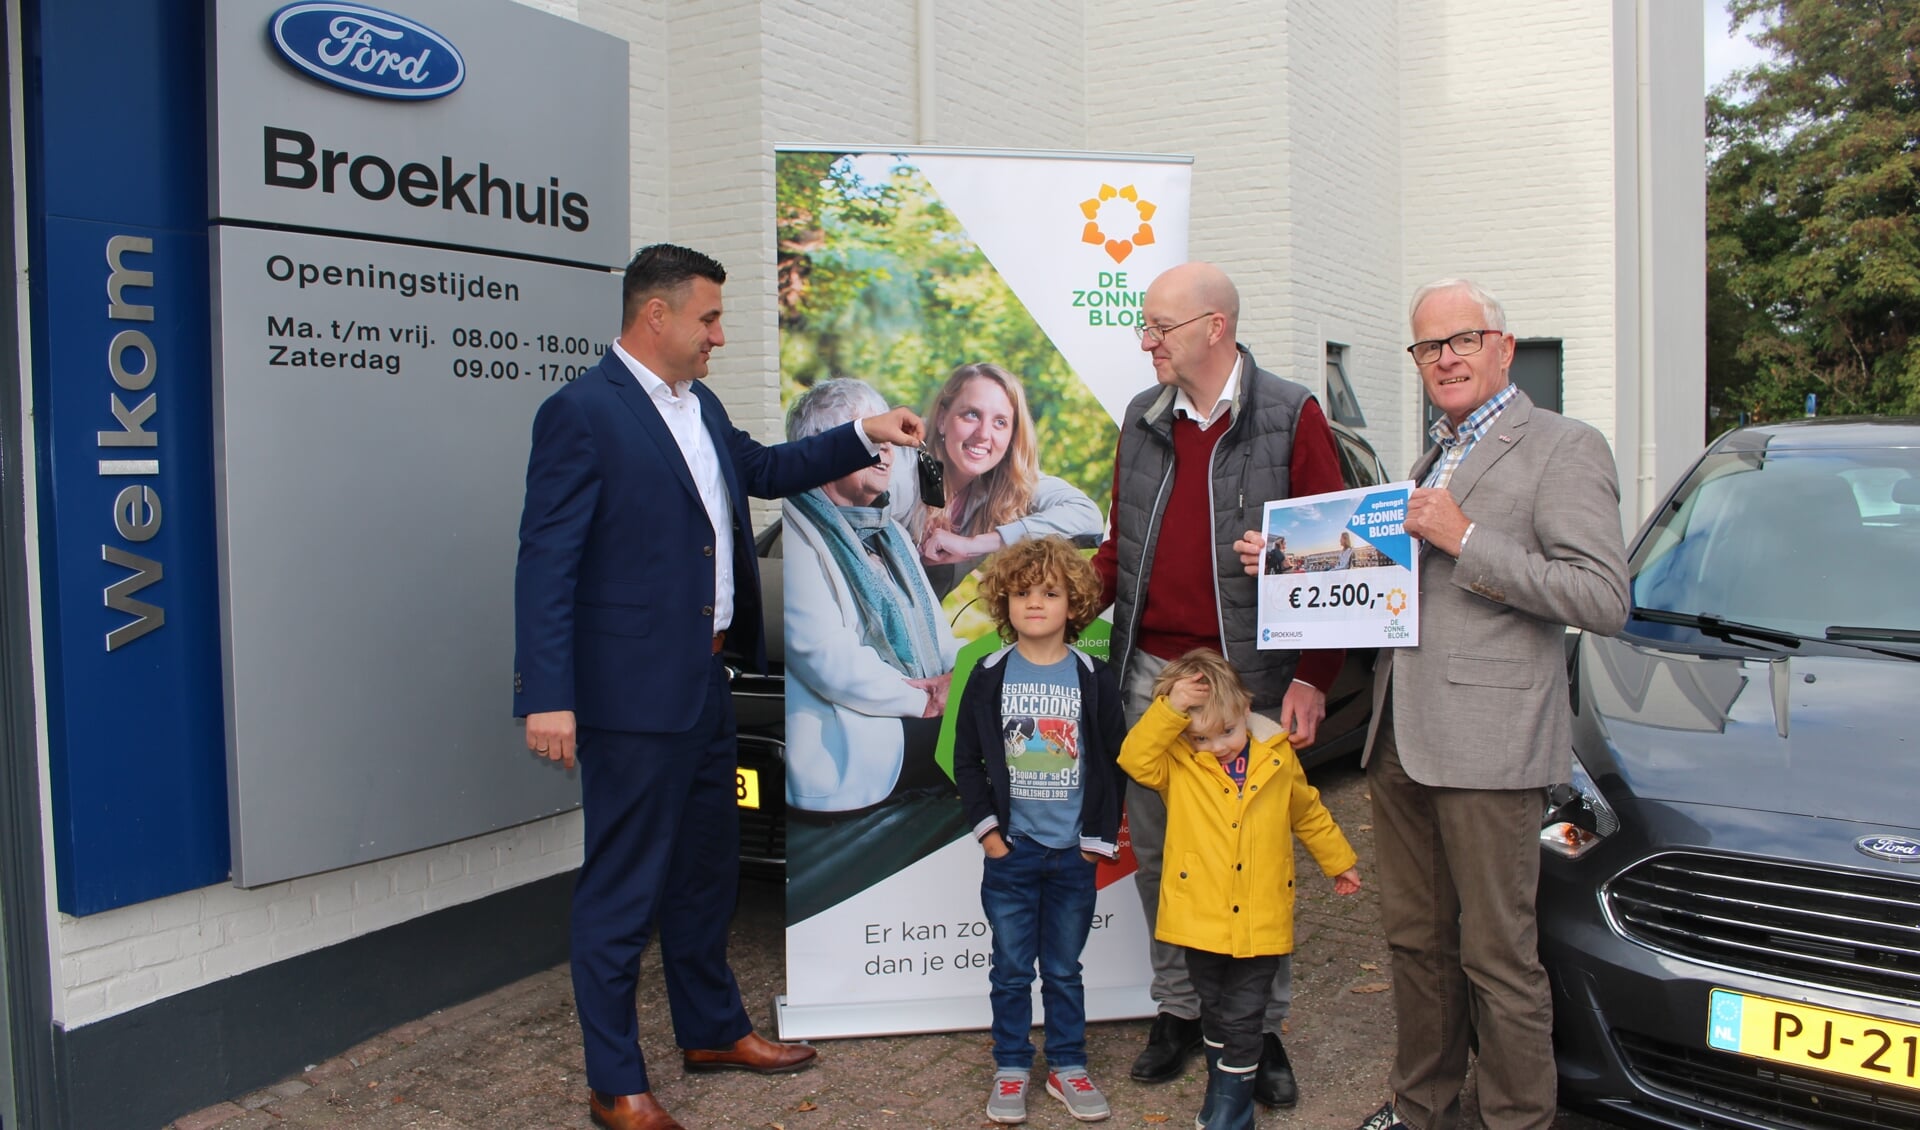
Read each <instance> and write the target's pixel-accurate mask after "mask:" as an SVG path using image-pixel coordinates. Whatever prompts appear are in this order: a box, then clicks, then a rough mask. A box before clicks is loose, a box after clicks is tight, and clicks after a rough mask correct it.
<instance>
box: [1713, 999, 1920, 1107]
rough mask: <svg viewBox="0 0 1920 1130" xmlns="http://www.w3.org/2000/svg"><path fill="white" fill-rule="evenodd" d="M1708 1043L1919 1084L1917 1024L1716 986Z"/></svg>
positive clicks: (1906, 1084)
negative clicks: (1838, 1010) (1837, 1010)
mask: <svg viewBox="0 0 1920 1130" xmlns="http://www.w3.org/2000/svg"><path fill="white" fill-rule="evenodd" d="M1707 1043H1708V1044H1710V1045H1711V1046H1713V1047H1716V1048H1720V1049H1722V1050H1723V1051H1730V1052H1738V1053H1739V1054H1741V1055H1746V1056H1753V1057H1755V1058H1757V1059H1765V1060H1770V1061H1772V1062H1774V1063H1784V1064H1789V1065H1791V1066H1794V1067H1803V1068H1811V1069H1813V1070H1815V1071H1828V1072H1833V1073H1835V1074H1839V1075H1846V1076H1850V1077H1852V1078H1855V1079H1866V1080H1870V1081H1872V1082H1875V1083H1886V1084H1891V1085H1893V1086H1896V1087H1908V1088H1912V1089H1914V1090H1920V1026H1916V1025H1912V1024H1900V1023H1896V1022H1894V1021H1891V1020H1881V1019H1879V1018H1878V1017H1873V1016H1861V1015H1859V1014H1858V1013H1852V1012H1834V1011H1832V1010H1831V1009H1825V1008H1815V1007H1814V1006H1812V1005H1810V1004H1801V1003H1799V1002H1797V1001H1781V1000H1774V999H1773V998H1772V997H1756V996H1749V995H1747V994H1746V993H1736V992H1733V991H1731V990H1728V989H1715V990H1713V992H1712V995H1711V1001H1710V1006H1709V1009H1708V1017H1707Z"/></svg>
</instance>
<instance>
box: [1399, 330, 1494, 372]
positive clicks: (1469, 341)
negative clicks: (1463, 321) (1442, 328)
mask: <svg viewBox="0 0 1920 1130" xmlns="http://www.w3.org/2000/svg"><path fill="white" fill-rule="evenodd" d="M1502 332H1503V331H1501V330H1461V331H1460V332H1459V333H1457V334H1454V335H1453V336H1452V337H1436V338H1433V339H1431V340H1429V341H1416V342H1414V343H1413V344H1412V345H1409V346H1407V352H1408V353H1411V354H1413V363H1414V364H1416V365H1431V364H1433V363H1434V362H1435V361H1438V360H1440V347H1441V346H1443V345H1444V346H1446V347H1448V348H1449V349H1452V350H1453V355H1454V356H1455V357H1471V356H1473V355H1474V354H1476V353H1478V352H1480V344H1481V343H1480V339H1481V338H1482V337H1483V336H1485V335H1486V334H1499V333H1502Z"/></svg>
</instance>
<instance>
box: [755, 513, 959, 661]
mask: <svg viewBox="0 0 1920 1130" xmlns="http://www.w3.org/2000/svg"><path fill="white" fill-rule="evenodd" d="M787 501H788V502H790V503H792V504H793V505H794V507H795V508H796V509H798V510H799V511H800V513H801V514H803V515H805V516H806V518H807V520H808V521H810V522H812V523H813V524H814V527H815V528H816V529H818V530H819V531H820V533H821V534H822V536H824V537H825V538H826V542H827V551H828V552H829V553H831V554H832V555H833V563H834V565H835V566H836V567H838V568H839V570H840V575H841V576H843V577H845V578H846V580H847V584H848V586H849V587H851V588H852V589H853V598H854V603H855V604H856V605H858V607H859V610H860V642H862V643H864V644H866V645H867V646H868V647H871V648H873V649H874V650H875V651H877V652H879V653H880V658H882V659H884V660H886V661H887V663H888V664H890V665H891V666H892V667H894V669H896V670H898V671H900V672H901V673H902V674H904V675H906V676H907V677H908V678H909V679H925V678H930V677H932V676H934V675H939V674H943V673H945V672H946V670H947V664H946V658H945V657H944V656H943V655H941V653H940V619H939V617H940V601H939V600H938V599H937V598H936V597H935V596H934V595H933V588H932V586H930V585H929V584H927V574H926V571H925V570H923V569H922V568H921V567H920V557H919V554H917V553H916V552H915V551H914V548H913V543H912V542H911V541H909V540H908V539H907V535H906V533H905V532H904V531H903V530H901V528H900V524H899V523H897V522H895V521H894V520H893V519H892V518H891V517H889V516H888V514H887V509H886V496H884V495H882V496H881V497H880V499H879V500H878V502H879V505H877V506H836V505H835V504H834V503H833V501H832V500H831V499H829V498H828V497H827V496H826V493H825V492H824V491H821V490H820V489H819V488H817V487H816V488H815V489H813V490H810V491H807V492H806V493H804V494H798V495H794V496H793V497H791V498H789V499H788V500H787ZM876 557H877V558H879V560H878V561H876V560H875V558H876Z"/></svg>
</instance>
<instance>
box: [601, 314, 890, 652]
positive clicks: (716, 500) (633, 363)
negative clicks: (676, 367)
mask: <svg viewBox="0 0 1920 1130" xmlns="http://www.w3.org/2000/svg"><path fill="white" fill-rule="evenodd" d="M613 354H614V356H616V357H618V358H620V360H621V362H622V363H623V364H625V365H626V367H627V371H628V372H630V373H632V374H633V377H634V379H635V380H637V381H639V382H640V387H641V388H643V389H645V390H646V393H647V399H648V400H649V401H651V402H652V403H653V406H654V408H656V409H658V410H659V412H660V419H661V420H663V421H665V422H666V425H667V430H668V431H670V432H672V433H673V442H674V443H675V444H677V445H678V446H679V448H680V456H681V458H683V459H685V460H686V462H687V471H688V472H689V473H691V474H692V475H693V485H694V486H696V487H698V488H699V490H700V504H701V505H702V506H704V507H705V508H706V511H707V521H708V522H710V523H712V524H713V631H714V634H715V635H718V634H720V633H721V632H724V631H726V630H727V628H728V627H729V626H730V625H731V624H732V623H733V501H732V499H730V498H729V497H728V496H727V481H726V479H725V477H723V476H722V475H721V473H720V451H719V449H718V448H716V447H715V446H714V443H713V435H712V433H710V432H708V431H707V426H706V424H705V423H704V422H702V421H701V419H700V398H699V397H697V396H695V395H693V389H692V388H691V387H689V386H691V385H692V384H693V382H692V381H681V382H680V383H679V384H673V385H669V384H668V383H667V382H666V381H664V380H661V379H660V377H659V375H658V374H656V373H655V372H654V371H653V370H652V369H649V368H647V367H646V366H645V365H643V364H641V363H640V362H639V361H638V360H636V359H635V358H634V356H633V354H631V353H628V352H627V351H626V350H625V349H623V348H621V346H620V343H619V342H618V341H616V342H614V343H613ZM853 434H854V435H856V436H859V437H860V442H861V443H862V444H863V445H865V447H866V449H867V454H869V455H878V454H880V445H879V444H877V443H875V442H873V440H872V439H870V438H868V436H867V426H866V421H864V420H856V421H854V427H853Z"/></svg>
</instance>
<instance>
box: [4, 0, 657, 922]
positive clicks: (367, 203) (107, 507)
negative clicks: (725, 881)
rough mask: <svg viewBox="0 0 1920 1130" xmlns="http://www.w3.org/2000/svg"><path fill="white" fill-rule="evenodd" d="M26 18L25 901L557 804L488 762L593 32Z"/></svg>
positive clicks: (591, 83) (606, 172)
mask: <svg viewBox="0 0 1920 1130" xmlns="http://www.w3.org/2000/svg"><path fill="white" fill-rule="evenodd" d="M22 30H23V36H24V37H25V39H26V40H27V42H26V43H25V44H24V47H25V50H24V51H23V58H24V60H25V65H24V69H23V75H22V88H23V92H24V99H23V101H24V111H25V121H26V128H25V129H24V131H23V136H24V138H25V145H26V162H25V169H26V184H27V190H26V199H27V238H28V241H29V243H30V254H31V257H32V261H33V262H34V263H35V266H36V269H35V271H34V272H33V275H32V277H31V278H30V279H29V284H28V285H29V291H28V297H29V302H30V306H31V316H32V325H33V331H32V338H31V341H32V351H33V353H32V368H33V375H32V387H33V398H34V407H35V411H34V415H33V423H34V436H35V442H34V446H35V451H36V456H37V459H38V465H39V477H38V498H37V503H38V505H37V514H38V534H39V559H40V567H41V571H40V575H41V582H42V583H41V592H42V598H41V607H42V616H43V623H44V627H45V631H44V641H45V643H44V647H45V666H46V671H47V705H48V724H47V738H48V745H49V778H50V784H51V790H52V794H53V828H52V831H51V838H52V841H53V847H54V860H55V871H56V879H57V886H58V892H59V905H60V909H61V910H63V911H65V912H67V913H70V914H89V913H93V912H96V911H100V910H106V909H109V908H112V907H116V906H124V905H127V904H130V903H135V902H140V901H144V900H147V899H152V898H156V897H159V896H162V895H166V894H171V893H174V892H178V891H183V890H189V889H192V888H196V887H201V886H205V885H207V884H209V883H216V882H220V881H222V880H224V879H226V878H227V877H228V876H229V874H230V873H231V874H233V875H234V876H235V877H236V878H239V879H240V880H241V881H242V882H255V881H262V877H264V876H269V875H274V876H275V877H286V876H287V875H292V874H304V873H309V872H312V871H318V870H322V869H325V868H328V867H336V866H340V865H343V864H346V863H351V862H355V861H358V860H363V859H370V858H377V857H381V856H386V855H392V854H395V853H398V852H401V851H406V850H410V849H412V848H417V847H422V846H426V845H427V844H428V843H435V842H445V841H446V840H450V839H455V838H461V837H464V836H467V835H472V834H476V833H478V832H482V831H486V830H488V829H490V828H495V827H500V826H504V825H506V824H511V823H517V822H520V821H523V820H526V819H531V818H533V817H536V816H540V815H544V814H548V813H551V812H555V811H559V810H561V809H564V808H566V807H569V806H571V805H572V804H575V803H577V802H578V789H577V786H576V785H575V784H574V783H573V782H571V781H569V780H567V779H566V778H565V777H563V776H561V775H560V774H557V773H547V774H539V773H538V772H537V770H538V769H539V768H540V767H538V766H534V765H532V764H529V763H530V762H531V759H529V758H515V757H514V750H515V748H516V747H517V745H518V742H517V740H516V736H515V734H514V733H513V731H512V723H511V720H510V717H509V715H510V706H509V703H510V696H511V673H512V672H511V664H512V659H511V652H512V647H511V626H510V619H511V601H510V575H511V569H512V559H513V554H514V537H513V529H514V524H515V521H516V519H517V514H518V494H519V490H518V484H517V479H518V475H519V468H520V467H521V466H524V450H525V446H526V442H527V435H528V433H529V427H530V422H531V418H532V414H533V410H534V407H535V406H536V404H537V403H538V401H539V400H540V399H541V397H542V396H544V395H545V394H546V393H547V392H550V391H552V390H553V389H554V388H556V387H558V382H564V381H565V380H566V379H568V378H569V377H570V376H572V375H574V374H575V373H577V372H578V371H580V370H581V369H583V368H584V367H585V366H586V365H587V364H590V363H591V360H592V359H593V357H594V356H595V355H596V354H597V352H598V351H599V350H600V349H601V348H602V347H603V343H604V342H605V341H606V340H608V339H610V338H611V336H612V335H613V332H614V330H615V328H616V326H617V322H618V317H619V285H618V278H617V276H615V275H613V274H610V273H609V268H611V267H613V266H615V265H617V264H618V263H619V262H620V261H621V260H622V259H623V258H624V257H625V253H626V242H627V237H628V226H627V225H628V206H627V183H626V181H627V173H626V169H627V159H626V138H627V113H626V106H627V46H626V44H625V43H624V42H623V41H621V40H619V39H616V38H614V37H612V36H608V35H606V34H604V33H601V32H597V31H594V30H592V29H590V28H586V27H583V26H581V25H579V24H577V23H573V22H571V21H569V20H565V19H561V18H559V17H556V16H552V15H549V14H547V13H544V12H540V11H538V10H535V9H532V8H529V7H526V6H524V5H521V4H516V3H513V2H511V0H392V3H390V4H388V5H383V6H382V7H379V8H375V7H371V6H367V5H359V4H349V3H330V4H329V3H294V4H286V3H284V2H279V3H276V2H274V0H265V2H254V0H222V2H221V3H219V4H208V5H199V4H190V5H184V6H182V5H156V4H152V3H151V2H150V0H96V2H95V3H91V4H87V5H76V4H66V3H53V2H50V0H42V2H33V3H29V4H28V5H27V6H26V9H25V17H24V18H23V20H22ZM210 57H211V58H210ZM510 295H511V296H512V297H511V298H509V296H510ZM376 335H377V340H376ZM337 547H346V548H345V549H341V548H337ZM349 557H350V558H351V559H352V560H351V565H350V567H349V566H348V565H343V564H342V559H343V558H349ZM382 563H386V564H384V565H383V564H382ZM423 563H424V564H423ZM267 568H271V569H273V570H275V572H273V573H271V574H268V573H265V572H262V570H263V569H267ZM410 570H411V571H410ZM394 656H400V657H404V661H403V662H395V661H394V660H393V659H392V658H391V657H394ZM396 671H397V673H396ZM356 673H357V674H356ZM409 699H411V700H412V704H413V706H414V707H415V708H416V710H415V714H414V720H413V723H412V726H411V728H410V729H407V730H406V731H405V732H404V733H403V734H402V735H401V736H400V737H399V738H397V739H396V740H395V741H394V742H391V743H384V744H386V745H388V746H389V747H390V748H387V749H384V750H382V751H381V753H380V756H379V757H378V758H377V759H376V758H375V756H374V752H373V743H369V742H367V741H366V740H365V735H366V734H367V733H369V732H378V730H379V728H381V725H382V722H381V720H382V718H383V712H398V711H400V710H401V709H403V707H402V704H403V703H405V702H406V701H407V700H409ZM422 707H424V709H420V708H422ZM296 741H297V748H295V749H294V750H293V751H292V752H291V753H290V751H289V743H294V742H296ZM229 759H231V763H229ZM289 760H296V761H298V762H299V763H300V765H299V768H298V770H297V771H294V772H291V773H288V772H283V770H282V768H280V767H282V766H284V765H285V764H286V763H287V762H288V761H289ZM427 776H433V778H434V783H433V785H432V786H431V787H429V786H428V785H427V784H426V783H425V778H426V777H427ZM456 776H457V777H458V779H459V783H458V785H457V786H449V785H448V781H449V780H451V779H453V778H454V777H456ZM425 795H430V796H431V798H432V799H431V803H421V798H422V797H423V796H425ZM288 796H297V797H300V798H302V804H310V805H311V806H312V809H313V811H312V812H311V813H309V814H306V815H303V816H301V817H300V818H298V819H284V820H282V821H281V824H282V827H281V828H279V829H275V828H273V827H270V826H269V824H270V823H271V821H272V820H273V819H274V818H275V817H276V816H278V815H279V814H278V813H277V812H276V809H275V805H276V804H280V803H281V802H283V801H284V799H285V798H286V797H288ZM409 802H411V803H412V805H413V811H412V812H411V813H407V812H405V811H403V810H404V808H405V807H406V805H407V804H408V803H409ZM303 811H304V810H303ZM422 814H425V815H422ZM255 815H259V816H264V817H266V818H267V820H266V821H265V822H263V821H261V820H256V819H253V817H254V816H255ZM223 817H225V818H224V819H223ZM230 830H231V833H232V834H231V836H230V834H229V833H230ZM230 841H231V842H230ZM276 873H277V874H276Z"/></svg>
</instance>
